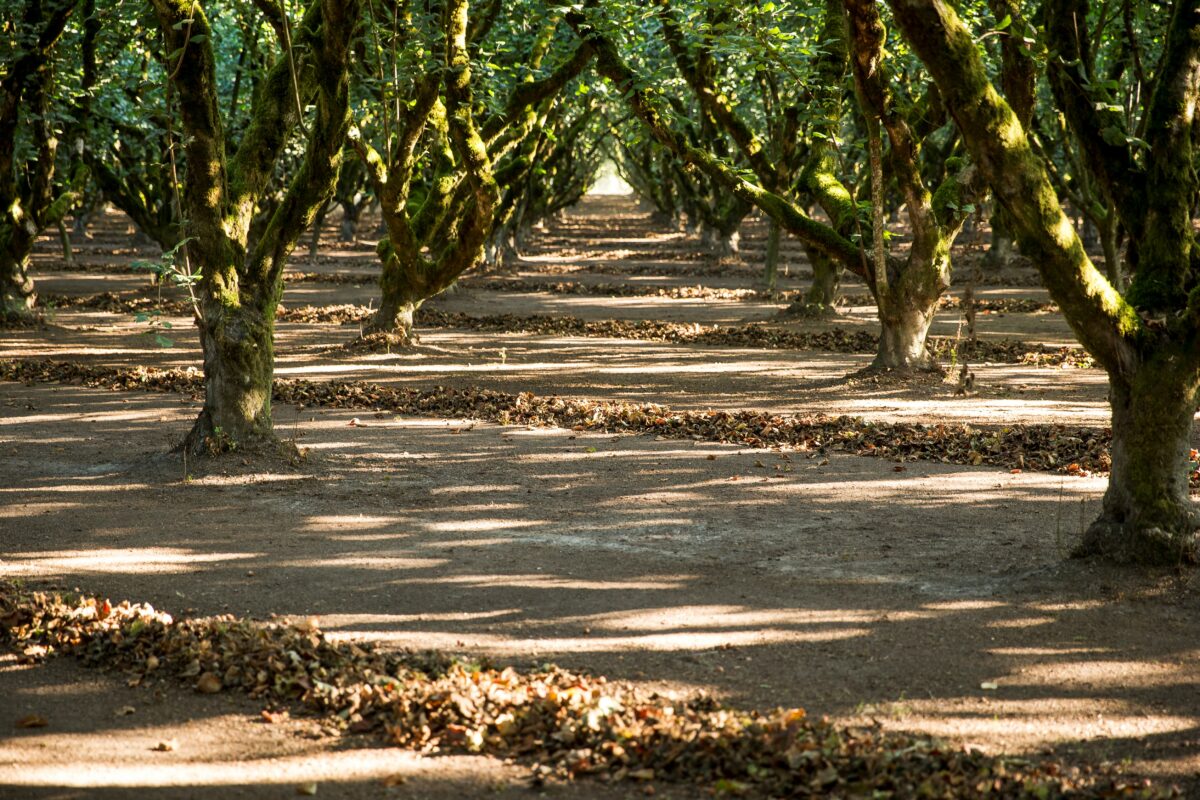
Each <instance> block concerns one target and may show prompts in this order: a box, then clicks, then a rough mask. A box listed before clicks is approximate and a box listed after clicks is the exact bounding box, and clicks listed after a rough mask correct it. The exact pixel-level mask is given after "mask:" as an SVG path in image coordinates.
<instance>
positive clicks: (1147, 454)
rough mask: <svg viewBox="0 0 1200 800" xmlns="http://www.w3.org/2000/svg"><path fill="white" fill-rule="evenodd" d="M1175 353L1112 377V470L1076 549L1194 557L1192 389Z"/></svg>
mask: <svg viewBox="0 0 1200 800" xmlns="http://www.w3.org/2000/svg"><path fill="white" fill-rule="evenodd" d="M1175 371H1176V370H1174V369H1173V368H1172V362H1171V360H1170V359H1161V360H1160V362H1159V366H1158V367H1157V368H1154V367H1151V366H1150V365H1143V366H1142V367H1141V368H1139V370H1138V373H1137V376H1136V377H1135V378H1134V379H1133V380H1132V381H1128V380H1126V379H1124V378H1122V377H1110V381H1109V401H1110V403H1111V404H1112V447H1111V455H1112V473H1111V474H1110V475H1109V479H1108V491H1106V492H1105V494H1104V508H1103V511H1102V512H1101V514H1100V518H1099V519H1097V520H1096V521H1095V522H1093V523H1092V525H1091V527H1089V528H1088V530H1087V532H1086V533H1085V534H1084V537H1083V542H1082V544H1081V545H1080V547H1079V549H1078V550H1077V551H1076V555H1104V556H1108V557H1111V558H1115V559H1116V560H1118V561H1134V562H1140V563H1146V564H1168V565H1169V564H1178V563H1180V562H1181V561H1184V562H1189V563H1192V562H1195V561H1196V556H1197V550H1196V528H1197V523H1198V522H1200V519H1198V518H1197V515H1196V511H1195V507H1194V506H1193V505H1192V502H1191V499H1190V498H1189V496H1188V472H1189V466H1188V462H1189V460H1190V453H1191V433H1192V420H1193V416H1194V414H1195V411H1196V397H1195V392H1194V391H1192V390H1189V389H1188V388H1185V386H1184V384H1185V383H1186V382H1185V381H1182V380H1180V376H1179V375H1177V374H1173V373H1174V372H1175Z"/></svg>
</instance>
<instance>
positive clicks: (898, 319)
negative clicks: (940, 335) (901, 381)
mask: <svg viewBox="0 0 1200 800" xmlns="http://www.w3.org/2000/svg"><path fill="white" fill-rule="evenodd" d="M932 321H933V313H932V312H931V311H927V310H922V309H918V308H902V309H897V310H895V311H890V312H888V313H884V312H883V311H882V310H881V311H880V312H879V349H878V350H877V351H876V353H875V360H874V361H873V362H872V364H871V366H872V367H874V368H875V369H886V370H927V369H933V368H934V367H935V366H936V362H935V361H934V359H933V357H932V356H931V355H930V354H929V351H928V350H926V348H925V339H926V338H927V337H928V335H929V324H930V323H931V322H932Z"/></svg>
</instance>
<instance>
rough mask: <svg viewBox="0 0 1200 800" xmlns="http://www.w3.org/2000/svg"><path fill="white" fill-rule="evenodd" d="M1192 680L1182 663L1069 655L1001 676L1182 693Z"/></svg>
mask: <svg viewBox="0 0 1200 800" xmlns="http://www.w3.org/2000/svg"><path fill="white" fill-rule="evenodd" d="M1193 681H1194V677H1193V673H1192V672H1191V671H1190V670H1188V669H1185V668H1184V666H1183V662H1179V663H1171V662H1165V661H1151V660H1147V659H1137V658H1126V659H1121V660H1117V659H1090V660H1082V659H1077V658H1073V659H1071V660H1069V661H1053V662H1050V663H1040V664H1030V665H1028V666H1025V667H1024V668H1022V670H1021V673H1020V674H1019V675H1013V676H1011V677H1008V678H1005V681H1004V682H1005V683H1006V684H1011V685H1013V686H1029V687H1033V686H1064V685H1071V684H1084V685H1087V686H1088V687H1089V688H1094V687H1111V688H1121V689H1130V688H1133V687H1148V686H1171V685H1174V684H1178V685H1179V691H1180V692H1186V691H1191V690H1193V688H1194V683H1193Z"/></svg>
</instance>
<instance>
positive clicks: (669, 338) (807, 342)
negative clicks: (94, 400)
mask: <svg viewBox="0 0 1200 800" xmlns="http://www.w3.org/2000/svg"><path fill="white" fill-rule="evenodd" d="M335 308H337V309H338V312H337V314H338V317H337V318H339V319H345V320H347V321H354V322H357V321H359V320H360V319H363V318H365V317H366V316H369V315H370V313H371V312H370V310H369V309H366V308H365V307H357V308H358V309H359V310H358V311H357V312H353V311H351V310H352V309H354V308H355V307H354V306H337V307H335ZM289 313H292V314H296V315H302V316H303V317H304V321H323V317H322V313H323V312H322V310H321V309H296V310H295V311H293V312H289ZM356 314H361V317H358V318H357V319H356V318H355V315H356ZM329 319H330V320H332V319H333V317H330V318H329ZM416 323H417V324H418V325H422V326H425V327H429V328H459V329H465V330H476V331H489V332H497V333H532V334H537V335H543V336H588V337H602V338H611V339H634V340H641V341H652V342H670V343H673V344H695V345H704V346H717V347H748V348H767V349H780V350H823V351H826V352H833V353H874V352H875V351H876V349H877V348H878V344H879V338H878V337H877V336H876V335H875V334H873V333H870V332H868V331H865V330H846V329H844V328H828V329H826V330H820V331H790V330H785V329H781V328H777V327H770V326H766V325H762V324H758V323H747V324H745V325H702V324H700V323H685V322H662V321H659V320H620V319H604V320H585V319H581V318H579V317H572V316H567V315H550V314H523V315H522V314H487V315H480V316H473V315H470V314H464V313H462V312H447V311H439V310H435V309H431V308H422V309H421V310H420V311H418V312H417V315H416ZM928 346H929V349H930V351H931V352H932V353H933V354H934V355H936V356H948V355H949V354H950V353H951V352H952V351H954V352H957V358H958V359H959V360H960V361H962V360H969V361H971V362H974V363H979V362H985V363H993V364H1025V363H1037V360H1038V359H1040V358H1045V359H1046V363H1047V364H1049V365H1058V364H1060V363H1064V359H1067V358H1070V359H1073V361H1072V363H1074V364H1077V365H1079V366H1083V365H1084V364H1085V363H1086V361H1085V359H1086V353H1085V352H1084V351H1083V349H1082V348H1062V349H1061V350H1055V351H1046V350H1045V349H1044V348H1038V347H1037V346H1035V345H1032V344H1030V343H1028V342H1022V341H1020V340H1016V339H979V340H976V341H973V342H972V341H968V340H959V339H954V338H951V337H939V336H931V337H929V340H928ZM353 349H355V350H356V351H360V350H362V349H363V348H362V347H361V346H360V345H355V346H354V348H353ZM1056 359H1057V360H1056Z"/></svg>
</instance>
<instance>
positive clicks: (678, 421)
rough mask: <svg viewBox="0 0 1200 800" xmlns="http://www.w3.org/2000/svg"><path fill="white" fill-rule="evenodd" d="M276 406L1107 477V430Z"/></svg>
mask: <svg viewBox="0 0 1200 800" xmlns="http://www.w3.org/2000/svg"><path fill="white" fill-rule="evenodd" d="M0 380H16V381H26V382H59V383H72V384H82V385H86V386H91V387H103V388H109V389H119V390H129V389H144V390H152V391H164V392H180V393H185V394H191V395H198V394H199V393H200V392H201V391H202V390H203V379H202V376H201V375H200V373H199V372H198V371H196V370H194V369H187V370H179V369H155V368H152V367H137V368H134V369H118V368H112V367H93V366H85V365H81V364H75V363H70V362H60V361H51V360H29V361H17V360H0ZM274 398H275V401H276V402H280V403H288V404H290V405H299V406H323V407H326V408H343V409H363V410H372V411H387V412H392V413H395V414H402V415H421V416H433V417H439V418H455V419H478V420H485V421H489V422H497V423H500V424H502V425H533V426H539V427H545V426H553V427H561V428H571V429H574V430H577V431H595V432H605V433H638V434H650V435H655V436H662V437H664V438H670V439H693V440H700V441H711V442H726V443H732V444H739V445H745V446H749V447H779V448H787V449H789V450H795V451H800V452H806V453H809V454H811V455H812V456H814V457H815V456H818V455H821V454H824V453H828V452H841V453H852V454H857V455H869V456H876V457H881V458H887V459H891V460H894V461H916V460H928V461H937V462H941V463H946V464H967V465H972V466H979V465H985V464H986V465H989V466H996V467H1003V468H1005V469H1009V470H1026V469H1029V470H1043V471H1056V472H1063V473H1066V474H1069V475H1080V476H1083V475H1090V474H1099V473H1106V472H1108V470H1109V468H1110V467H1111V465H1112V462H1111V460H1110V458H1109V455H1108V445H1109V441H1110V438H1111V434H1110V432H1109V431H1108V430H1105V429H1098V428H1087V427H1082V426H1066V425H1010V426H1005V427H995V428H993V427H988V428H981V427H974V426H970V425H965V424H961V423H959V424H937V425H924V424H920V423H908V422H886V423H883V422H870V421H867V420H864V419H862V418H861V417H850V416H836V417H833V416H827V415H825V414H787V415H783V414H770V413H766V412H762V411H713V410H708V411H677V410H672V409H670V408H668V407H666V406H661V405H658V404H656V403H629V402H618V401H597V400H587V399H582V398H571V397H557V396H549V397H543V396H539V395H535V394H532V393H529V392H522V393H521V394H511V393H508V392H499V391H494V390H491V389H476V388H466V389H456V388H447V387H440V386H438V387H434V388H432V389H409V388H397V387H391V386H379V385H377V384H371V383H366V382H362V381H329V382H315V381H307V380H285V379H278V380H276V381H275V390H274Z"/></svg>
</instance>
